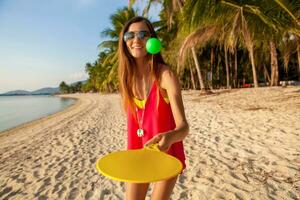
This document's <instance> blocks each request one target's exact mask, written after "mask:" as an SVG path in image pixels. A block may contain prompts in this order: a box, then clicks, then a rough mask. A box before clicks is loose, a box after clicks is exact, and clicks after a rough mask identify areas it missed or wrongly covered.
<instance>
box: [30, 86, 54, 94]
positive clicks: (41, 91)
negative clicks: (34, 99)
mask: <svg viewBox="0 0 300 200" xmlns="http://www.w3.org/2000/svg"><path fill="white" fill-rule="evenodd" d="M54 93H59V88H58V87H57V88H51V87H47V88H42V89H39V90H35V91H33V92H31V94H32V95H37V94H54Z"/></svg>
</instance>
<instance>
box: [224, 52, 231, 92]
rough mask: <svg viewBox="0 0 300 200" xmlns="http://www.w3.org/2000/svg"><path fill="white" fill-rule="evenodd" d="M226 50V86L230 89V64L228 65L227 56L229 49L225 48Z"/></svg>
mask: <svg viewBox="0 0 300 200" xmlns="http://www.w3.org/2000/svg"><path fill="white" fill-rule="evenodd" d="M224 51H225V66H226V81H227V84H226V88H227V89H230V79H229V66H228V58H227V49H226V48H224Z"/></svg>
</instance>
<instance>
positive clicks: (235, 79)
mask: <svg viewBox="0 0 300 200" xmlns="http://www.w3.org/2000/svg"><path fill="white" fill-rule="evenodd" d="M237 68H238V64H237V50H236V47H234V81H233V86H234V87H235V88H237V86H238V77H237Z"/></svg>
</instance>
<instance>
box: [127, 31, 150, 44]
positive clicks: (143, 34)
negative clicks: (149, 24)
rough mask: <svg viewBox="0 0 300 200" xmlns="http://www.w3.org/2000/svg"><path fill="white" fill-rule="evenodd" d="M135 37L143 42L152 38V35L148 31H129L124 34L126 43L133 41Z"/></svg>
mask: <svg viewBox="0 0 300 200" xmlns="http://www.w3.org/2000/svg"><path fill="white" fill-rule="evenodd" d="M134 37H137V38H138V39H140V40H143V39H145V38H147V37H150V33H149V32H148V31H135V32H133V31H129V32H126V33H124V41H125V42H127V41H129V40H132V39H133V38H134Z"/></svg>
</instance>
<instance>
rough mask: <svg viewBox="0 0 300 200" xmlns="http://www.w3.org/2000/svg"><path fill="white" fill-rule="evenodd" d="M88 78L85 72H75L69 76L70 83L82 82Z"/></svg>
mask: <svg viewBox="0 0 300 200" xmlns="http://www.w3.org/2000/svg"><path fill="white" fill-rule="evenodd" d="M87 78H88V75H87V74H86V73H84V72H75V73H73V74H71V75H70V76H69V79H70V81H82V80H85V79H87Z"/></svg>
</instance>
